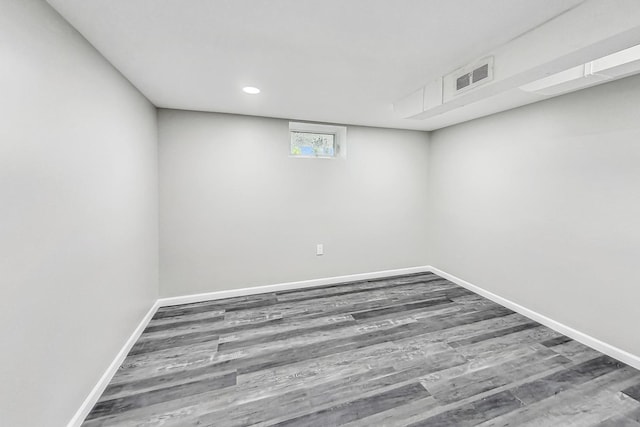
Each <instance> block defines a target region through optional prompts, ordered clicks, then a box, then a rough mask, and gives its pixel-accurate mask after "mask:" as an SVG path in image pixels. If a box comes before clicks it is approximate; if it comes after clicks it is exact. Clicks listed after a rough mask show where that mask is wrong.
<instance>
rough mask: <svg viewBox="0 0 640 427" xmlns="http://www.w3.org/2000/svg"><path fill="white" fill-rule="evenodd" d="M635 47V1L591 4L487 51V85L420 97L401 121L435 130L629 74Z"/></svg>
mask: <svg viewBox="0 0 640 427" xmlns="http://www.w3.org/2000/svg"><path fill="white" fill-rule="evenodd" d="M612 3H615V6H616V7H612ZM638 44H640V1H637V0H616V1H613V2H601V1H597V0H591V1H588V2H585V3H583V4H582V5H580V6H578V7H576V8H574V9H572V10H570V11H568V12H566V13H564V14H562V15H560V16H558V17H556V18H554V19H552V20H550V21H549V22H547V23H545V24H543V25H541V26H540V27H538V28H536V29H534V30H532V31H530V32H528V33H527V34H524V35H522V36H521V37H518V38H516V39H514V40H513V41H511V42H510V43H508V44H506V45H504V46H502V47H500V48H499V49H496V50H494V51H492V52H490V53H489V54H490V55H492V56H493V57H494V58H495V60H494V80H493V81H492V82H489V83H487V84H486V85H482V86H481V87H477V88H472V89H470V90H468V91H466V92H464V93H460V94H454V95H455V96H451V94H450V96H441V97H440V98H438V94H435V96H434V97H433V98H432V99H430V100H428V99H427V98H426V96H425V100H424V102H423V105H422V108H421V109H416V108H415V105H414V106H413V107H414V108H413V110H411V111H406V110H405V111H404V113H405V115H404V116H403V117H404V118H407V119H417V120H420V121H422V122H423V123H425V124H426V125H427V126H426V127H427V128H428V129H436V128H439V127H443V126H448V125H451V124H455V123H459V122H461V121H466V120H470V119H473V118H477V117H481V116H484V115H488V114H492V113H495V112H499V111H504V110H506V109H510V108H514V107H518V106H521V105H525V104H528V103H531V102H536V101H539V100H541V99H545V98H547V97H550V96H555V95H559V94H563V93H567V92H571V91H575V90H579V89H583V88H586V87H590V86H593V85H596V84H600V83H603V82H606V81H608V80H611V79H615V78H621V77H625V76H628V75H631V74H635V73H638V72H640V50H639V48H638V47H637V46H636V45H638ZM472 64H473V63H472ZM451 75H454V76H455V73H454V74H450V75H448V76H445V80H446V79H447V78H448V79H450V78H451V77H450V76H451ZM433 84H434V82H433V81H431V82H430V83H428V84H427V85H426V86H424V88H422V89H423V91H424V90H425V88H426V87H429V86H431V85H433ZM443 87H444V89H445V90H446V89H447V83H446V81H445V82H444V83H443ZM518 87H520V89H522V90H517V88H518ZM522 91H524V93H522ZM399 102H403V100H402V99H401V100H400V101H399Z"/></svg>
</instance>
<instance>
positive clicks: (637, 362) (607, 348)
mask: <svg viewBox="0 0 640 427" xmlns="http://www.w3.org/2000/svg"><path fill="white" fill-rule="evenodd" d="M429 270H430V271H431V272H432V273H434V274H437V275H438V276H440V277H443V278H445V279H447V280H450V281H452V282H453V283H455V284H457V285H460V286H462V287H463V288H466V289H468V290H470V291H471V292H474V293H476V294H478V295H481V296H483V297H485V298H487V299H490V300H491V301H493V302H495V303H497V304H500V305H501V306H503V307H506V308H509V309H511V310H513V311H515V312H517V313H520V314H522V315H523V316H526V317H528V318H529V319H531V320H535V321H536V322H538V323H541V324H543V325H544V326H547V327H548V328H551V329H553V330H554V331H557V332H560V333H561V334H563V335H566V336H568V337H569V338H572V339H574V340H576V341H578V342H580V343H582V344H584V345H586V346H589V347H591V348H593V349H595V350H598V351H599V352H601V353H604V354H606V355H608V356H611V357H613V358H614V359H617V360H619V361H621V362H623V363H626V364H627V365H629V366H633V367H634V368H636V369H640V357H639V356H636V355H634V354H631V353H629V352H627V351H625V350H622V349H620V348H618V347H615V346H613V345H611V344H607V343H606V342H604V341H601V340H599V339H597V338H594V337H592V336H590V335H587V334H585V333H584V332H580V331H578V330H576V329H573V328H572V327H570V326H567V325H565V324H562V323H560V322H557V321H555V320H553V319H550V318H549V317H547V316H545V315H543V314H540V313H538V312H535V311H533V310H530V309H528V308H526V307H523V306H521V305H520V304H517V303H515V302H513V301H510V300H508V299H506V298H503V297H501V296H499V295H496V294H494V293H493V292H489V291H487V290H485V289H483V288H481V287H479V286H476V285H474V284H471V283H469V282H467V281H466V280H463V279H460V278H459V277H456V276H454V275H452V274H449V273H445V272H444V271H442V270H439V269H437V268H435V267H429Z"/></svg>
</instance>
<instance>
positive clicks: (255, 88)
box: [242, 86, 260, 95]
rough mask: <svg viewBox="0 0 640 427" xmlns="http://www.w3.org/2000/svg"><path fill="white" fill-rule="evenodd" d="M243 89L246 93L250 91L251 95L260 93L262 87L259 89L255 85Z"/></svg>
mask: <svg viewBox="0 0 640 427" xmlns="http://www.w3.org/2000/svg"><path fill="white" fill-rule="evenodd" d="M242 91H243V92H244V93H248V94H249V95H257V94H259V93H260V89H258V88H257V87H253V86H247V87H243V88H242Z"/></svg>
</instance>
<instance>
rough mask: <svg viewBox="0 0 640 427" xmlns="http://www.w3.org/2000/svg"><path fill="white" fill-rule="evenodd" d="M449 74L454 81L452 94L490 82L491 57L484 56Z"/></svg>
mask: <svg viewBox="0 0 640 427" xmlns="http://www.w3.org/2000/svg"><path fill="white" fill-rule="evenodd" d="M450 76H451V77H452V80H453V81H454V91H453V94H454V95H457V94H458V93H460V92H463V91H466V90H468V89H471V88H474V87H476V86H480V85H481V84H483V83H487V82H490V81H491V80H493V57H489V58H484V59H483V60H481V61H478V62H476V63H474V64H473V65H470V66H467V67H464V68H461V69H459V70H457V71H454V72H453V73H451V74H450Z"/></svg>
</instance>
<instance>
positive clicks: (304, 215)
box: [159, 110, 428, 296]
mask: <svg viewBox="0 0 640 427" xmlns="http://www.w3.org/2000/svg"><path fill="white" fill-rule="evenodd" d="M159 129H160V131H159V137H160V189H161V192H160V235H161V240H160V248H161V249H160V254H161V255H160V257H161V272H160V283H161V286H160V293H161V296H174V295H186V294H193V293H199V292H208V291H217V290H223V289H233V288H243V287H248V286H258V285H265V284H272V283H281V282H287V281H296V280H307V279H314V278H321V277H328V276H336V275H344V274H353V273H363V272H371V271H377V270H386V269H394V268H401V267H411V266H419V265H425V264H427V259H426V245H427V241H426V221H425V216H426V202H427V199H426V190H427V185H426V184H427V170H426V164H427V150H428V145H427V134H426V133H424V132H414V131H398V130H385V129H376V128H364V127H351V126H350V127H349V128H348V135H347V140H348V142H347V158H346V159H344V160H343V159H332V160H326V159H300V158H290V157H289V156H288V150H289V130H288V121H286V120H279V119H267V118H258V117H248V116H234V115H226V114H212V113H195V112H185V111H175V110H160V112H159ZM316 243H323V244H324V247H325V255H324V256H320V257H318V256H316V255H315V248H316Z"/></svg>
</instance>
